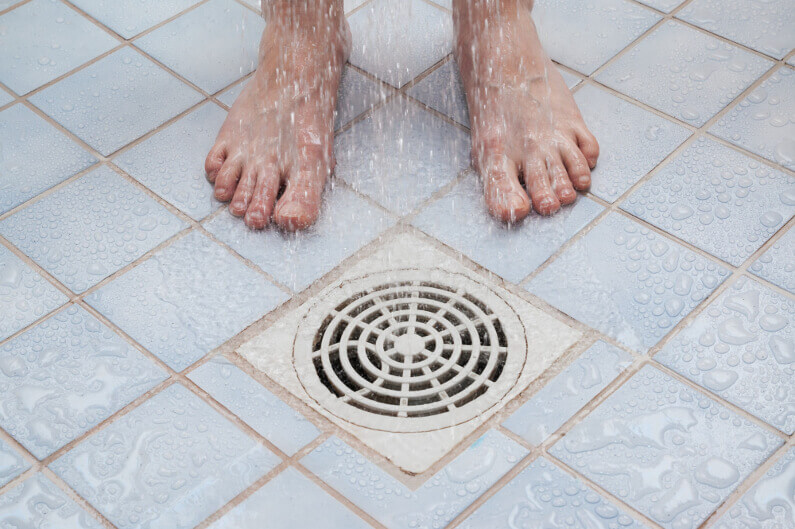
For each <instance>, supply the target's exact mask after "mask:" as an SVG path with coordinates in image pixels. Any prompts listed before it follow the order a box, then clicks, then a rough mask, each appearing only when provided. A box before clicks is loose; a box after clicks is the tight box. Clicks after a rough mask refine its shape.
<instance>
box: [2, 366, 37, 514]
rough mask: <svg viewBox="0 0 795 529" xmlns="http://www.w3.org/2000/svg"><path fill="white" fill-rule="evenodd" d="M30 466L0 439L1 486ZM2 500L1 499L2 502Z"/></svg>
mask: <svg viewBox="0 0 795 529" xmlns="http://www.w3.org/2000/svg"><path fill="white" fill-rule="evenodd" d="M0 371H2V369H0ZM29 468H30V463H28V462H27V461H25V459H23V458H22V456H21V455H19V454H18V453H17V451H16V450H14V449H13V448H11V446H9V445H8V443H6V442H5V441H3V440H2V439H0V487H2V486H3V485H5V484H6V483H8V482H9V481H11V480H12V479H14V478H15V477H17V476H18V475H20V474H21V473H23V472H24V471H26V470H27V469H29ZM2 501H3V500H2V499H0V502H2Z"/></svg>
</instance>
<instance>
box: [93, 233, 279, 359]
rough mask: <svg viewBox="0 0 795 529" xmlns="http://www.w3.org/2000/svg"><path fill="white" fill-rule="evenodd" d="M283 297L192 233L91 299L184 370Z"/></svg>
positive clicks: (128, 329)
mask: <svg viewBox="0 0 795 529" xmlns="http://www.w3.org/2000/svg"><path fill="white" fill-rule="evenodd" d="M285 297H286V296H285V295H284V294H283V293H282V292H281V291H280V290H279V289H277V288H276V287H275V286H273V285H272V284H270V283H268V282H267V281H266V280H265V279H264V278H263V277H262V276H260V275H259V274H257V273H256V272H254V271H253V270H251V269H250V268H248V267H247V266H246V265H244V264H243V263H242V262H240V261H239V260H237V259H236V258H235V257H234V256H232V255H231V254H230V253H229V252H227V251H226V250H224V249H223V248H222V247H221V246H219V245H218V244H216V243H214V242H212V241H211V240H210V239H208V238H207V237H206V236H204V235H202V234H201V233H199V232H196V231H193V232H191V233H189V234H188V235H186V236H185V237H183V238H181V239H179V240H178V241H177V242H175V243H174V244H172V245H170V246H167V247H166V248H165V249H163V250H161V251H159V252H157V253H156V254H155V255H153V256H152V257H151V258H150V259H148V260H146V261H144V262H143V263H142V264H140V265H138V266H136V267H135V268H133V269H132V270H130V271H129V272H127V273H125V274H124V275H122V276H121V277H119V278H117V279H115V280H114V281H112V282H110V283H109V284H107V285H105V286H103V287H102V288H101V289H99V290H98V291H96V292H94V293H92V294H91V295H90V296H88V297H87V298H86V301H87V302H88V303H89V304H91V305H92V306H93V307H95V308H96V309H97V310H99V311H100V312H101V313H103V314H104V315H105V316H107V317H108V318H109V319H110V320H111V321H112V322H113V323H115V324H116V325H118V326H119V327H120V328H121V329H122V330H123V331H124V332H126V333H127V334H129V335H130V336H131V337H132V338H133V339H134V340H136V341H138V343H140V344H141V345H143V346H144V347H146V348H147V349H148V350H149V351H151V352H152V353H154V354H155V355H157V356H158V357H159V358H160V359H162V360H163V361H164V362H165V363H166V364H168V365H169V366H171V367H172V368H173V369H175V370H177V371H181V370H183V369H185V368H186V367H188V366H189V365H190V364H192V363H193V362H195V361H196V360H198V359H199V358H201V357H202V356H204V355H205V354H206V353H208V352H209V351H210V350H212V349H214V348H216V347H218V346H219V345H221V344H222V343H224V342H225V341H226V340H228V339H229V338H231V337H232V336H234V335H235V334H237V333H239V332H240V331H242V330H243V329H245V328H246V327H248V326H249V325H250V324H251V323H253V322H254V321H256V320H258V319H259V318H260V317H262V316H263V315H264V314H265V313H267V312H270V311H271V310H272V309H273V308H274V307H276V305H278V304H280V303H281V302H282V301H284V299H285Z"/></svg>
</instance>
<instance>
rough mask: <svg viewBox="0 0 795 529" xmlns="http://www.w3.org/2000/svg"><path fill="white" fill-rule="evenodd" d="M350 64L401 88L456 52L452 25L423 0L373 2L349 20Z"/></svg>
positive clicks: (445, 15)
mask: <svg viewBox="0 0 795 529" xmlns="http://www.w3.org/2000/svg"><path fill="white" fill-rule="evenodd" d="M349 23H350V26H351V32H352V33H353V50H352V51H351V56H350V59H349V60H350V62H351V64H354V65H356V66H358V67H359V68H361V69H363V70H366V71H368V72H370V73H371V74H373V75H375V76H376V77H378V78H379V79H381V80H382V81H386V82H387V83H389V84H391V85H393V86H396V87H398V88H400V87H401V86H403V85H404V84H406V83H407V82H409V81H411V80H412V79H414V78H415V77H417V76H418V75H419V74H421V73H422V72H424V71H425V70H427V69H428V68H430V67H431V66H433V65H434V64H436V63H437V62H439V61H440V60H441V59H442V58H444V57H445V56H446V55H447V54H449V53H451V52H452V51H453V21H452V19H451V17H450V15H449V14H448V13H445V12H444V11H443V10H441V9H438V8H436V7H433V6H431V5H429V4H426V3H425V2H423V1H422V0H405V1H401V2H394V1H392V0H374V1H373V2H371V3H370V4H369V5H367V6H365V7H364V8H362V9H360V10H359V11H357V12H356V13H354V14H353V15H351V16H350V18H349Z"/></svg>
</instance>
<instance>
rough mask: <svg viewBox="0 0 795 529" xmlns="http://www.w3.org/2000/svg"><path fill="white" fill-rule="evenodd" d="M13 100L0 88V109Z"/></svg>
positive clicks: (12, 97)
mask: <svg viewBox="0 0 795 529" xmlns="http://www.w3.org/2000/svg"><path fill="white" fill-rule="evenodd" d="M13 100H14V96H12V95H11V94H9V93H8V92H6V91H5V90H3V89H2V88H0V107H2V106H5V105H7V104H9V103H10V102H12V101H13Z"/></svg>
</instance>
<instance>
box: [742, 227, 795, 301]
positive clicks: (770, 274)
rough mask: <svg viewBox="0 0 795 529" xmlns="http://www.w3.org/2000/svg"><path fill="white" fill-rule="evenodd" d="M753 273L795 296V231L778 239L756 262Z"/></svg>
mask: <svg viewBox="0 0 795 529" xmlns="http://www.w3.org/2000/svg"><path fill="white" fill-rule="evenodd" d="M750 270H751V272H753V273H754V274H756V275H757V276H759V277H761V278H762V279H766V280H768V281H770V282H771V283H773V284H775V285H778V286H779V287H781V288H783V289H785V290H789V291H790V292H791V293H793V294H795V230H793V229H792V228H791V227H790V228H788V230H787V233H785V234H784V236H783V237H781V238H780V239H778V240H777V241H776V242H774V243H773V245H772V246H771V247H770V248H769V249H768V250H767V251H766V252H765V253H763V254H762V255H761V256H760V257H759V259H757V260H756V261H754V263H753V264H752V265H751V267H750Z"/></svg>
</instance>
